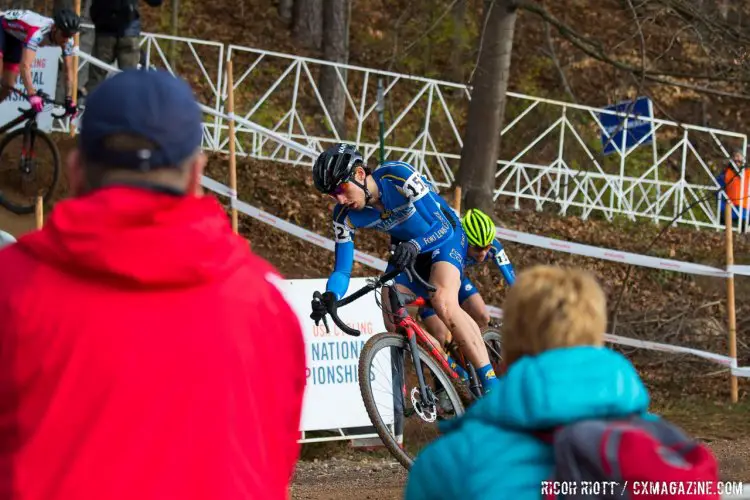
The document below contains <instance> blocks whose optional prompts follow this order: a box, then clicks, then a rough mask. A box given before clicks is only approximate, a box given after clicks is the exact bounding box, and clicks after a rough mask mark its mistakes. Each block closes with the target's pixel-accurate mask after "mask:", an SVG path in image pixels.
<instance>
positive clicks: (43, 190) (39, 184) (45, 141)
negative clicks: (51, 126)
mask: <svg viewBox="0 0 750 500" xmlns="http://www.w3.org/2000/svg"><path fill="white" fill-rule="evenodd" d="M30 139H33V140H30ZM59 175H60V152H59V151H58V149H57V146H56V145H55V143H54V142H53V141H52V139H51V138H50V137H49V136H48V135H47V134H45V133H44V132H42V131H41V130H33V131H26V130H25V129H24V128H19V129H16V130H14V131H12V132H10V133H8V134H6V135H5V136H4V137H3V138H2V140H1V141H0V205H2V206H3V207H5V208H7V209H8V210H10V211H11V212H13V213H15V214H18V215H24V214H30V213H33V212H34V208H35V206H36V199H37V197H38V196H41V197H42V200H43V201H44V202H45V203H47V202H48V201H49V200H50V198H51V196H52V193H53V192H54V190H55V186H56V185H57V179H58V177H59Z"/></svg>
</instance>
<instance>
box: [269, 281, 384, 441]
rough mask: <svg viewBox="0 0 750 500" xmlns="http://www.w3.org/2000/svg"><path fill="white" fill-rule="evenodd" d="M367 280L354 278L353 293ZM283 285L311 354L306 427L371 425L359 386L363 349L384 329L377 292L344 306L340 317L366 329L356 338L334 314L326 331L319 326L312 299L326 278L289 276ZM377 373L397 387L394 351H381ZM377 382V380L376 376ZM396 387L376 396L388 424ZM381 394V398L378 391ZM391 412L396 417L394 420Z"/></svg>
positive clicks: (304, 414)
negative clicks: (312, 312)
mask: <svg viewBox="0 0 750 500" xmlns="http://www.w3.org/2000/svg"><path fill="white" fill-rule="evenodd" d="M365 284H366V278H354V279H352V280H351V282H350V284H349V292H353V291H356V290H358V289H359V288H360V287H362V286H364V285H365ZM280 286H281V287H282V290H283V292H284V295H285V296H286V298H287V300H288V301H289V303H290V305H291V306H292V308H293V309H294V311H295V312H296V313H297V317H298V318H299V319H300V323H301V324H302V329H303V332H304V335H305V353H306V356H307V388H306V390H305V399H304V403H303V407H302V423H301V429H300V430H302V431H315V430H328V429H346V428H350V427H365V426H370V425H372V423H371V422H370V417H368V415H367V410H365V405H364V403H363V402H362V394H361V392H360V389H359V354H360V352H362V348H363V347H364V345H365V342H367V341H368V340H369V339H370V338H371V337H372V336H373V335H374V334H376V333H380V332H384V331H385V326H384V325H383V316H382V312H381V310H380V308H378V306H377V304H376V303H375V294H374V293H371V294H369V295H366V296H364V297H362V298H360V299H359V300H356V301H355V302H353V303H351V304H349V305H347V306H345V307H343V308H341V310H340V311H339V316H340V317H341V319H342V320H343V321H344V322H345V323H346V324H347V325H348V326H349V327H351V328H356V329H357V330H360V331H361V332H362V335H360V336H359V337H352V336H350V335H347V334H345V333H344V332H342V331H341V330H340V329H339V328H338V327H336V325H334V324H333V321H332V320H331V318H330V317H328V318H327V320H328V327H329V328H330V330H331V332H330V333H326V329H325V327H324V326H323V323H322V322H321V324H320V325H319V326H315V323H314V322H313V320H311V319H310V310H311V309H310V302H311V300H312V296H313V293H314V292H315V291H319V292H324V291H325V286H326V280H325V279H300V280H284V281H282V282H280ZM377 367H387V368H388V369H380V370H377V371H376V373H375V374H374V376H375V377H378V378H381V377H382V380H378V381H377V385H378V386H384V387H387V388H390V387H392V384H391V372H390V350H389V349H384V350H383V351H381V352H380V353H379V354H378V357H377ZM373 382H375V381H373ZM392 394H393V393H392V392H389V391H380V392H378V391H376V392H375V398H376V402H377V404H378V408H379V409H380V415H381V416H383V417H384V420H386V423H388V424H390V423H393V419H392V415H393V398H392ZM379 395H380V398H378V396H379ZM387 416H391V418H390V421H388V420H389V419H388V418H387Z"/></svg>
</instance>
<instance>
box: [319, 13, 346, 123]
mask: <svg viewBox="0 0 750 500" xmlns="http://www.w3.org/2000/svg"><path fill="white" fill-rule="evenodd" d="M350 9H351V2H350V1H349V0H326V1H325V2H324V6H323V57H324V58H325V59H326V60H328V61H332V62H337V63H347V62H348V61H349V18H350ZM338 72H339V73H340V74H341V77H342V79H343V80H344V82H346V71H345V70H343V69H340V68H339V69H338ZM318 86H319V87H320V96H321V97H322V98H323V102H324V103H325V105H326V108H327V109H328V113H329V114H330V115H331V119H332V120H333V126H334V127H335V128H336V131H337V132H338V134H339V137H342V138H343V137H345V136H346V122H345V120H344V112H345V111H346V86H345V85H344V84H342V83H341V80H340V79H339V76H338V75H337V69H336V67H335V66H323V67H322V68H321V70H320V81H319V83H318Z"/></svg>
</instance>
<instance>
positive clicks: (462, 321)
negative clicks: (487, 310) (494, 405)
mask: <svg viewBox="0 0 750 500" xmlns="http://www.w3.org/2000/svg"><path fill="white" fill-rule="evenodd" d="M465 258H466V235H465V234H464V233H463V231H460V230H457V231H456V234H455V235H454V237H453V238H451V240H450V241H448V242H446V243H445V244H444V245H442V246H441V247H440V248H439V252H438V251H436V252H433V264H432V271H431V274H430V283H431V284H432V285H433V286H435V287H436V288H437V291H436V292H434V293H433V294H432V297H431V299H430V300H431V302H432V307H433V308H434V309H435V312H436V313H437V315H438V317H439V318H440V319H441V320H442V321H443V323H445V324H446V325H447V326H448V328H449V329H450V331H451V333H452V334H453V338H454V339H455V341H456V343H457V344H458V346H459V348H460V349H461V350H462V352H463V354H464V356H466V358H467V359H468V360H469V361H470V362H471V364H472V365H474V367H475V368H476V370H477V375H478V376H479V378H480V380H481V381H482V386H483V387H484V389H485V391H488V390H490V389H491V387H492V386H493V385H494V384H495V383H496V382H497V377H496V376H495V372H494V371H493V370H492V365H491V364H490V358H489V355H488V354H487V348H486V346H485V345H484V342H483V341H482V334H481V332H480V330H479V326H477V324H476V322H475V321H474V320H473V319H472V317H471V316H469V314H468V313H467V312H466V311H464V310H463V309H462V308H461V306H460V305H459V302H458V293H459V289H460V288H461V281H462V277H463V276H462V274H463V263H464V259H465Z"/></svg>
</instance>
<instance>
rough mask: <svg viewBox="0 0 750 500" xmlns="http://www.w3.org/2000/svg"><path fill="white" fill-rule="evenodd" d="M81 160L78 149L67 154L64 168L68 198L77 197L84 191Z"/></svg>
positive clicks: (83, 174)
mask: <svg viewBox="0 0 750 500" xmlns="http://www.w3.org/2000/svg"><path fill="white" fill-rule="evenodd" d="M81 160H82V158H81V152H80V151H79V150H78V148H73V149H72V150H71V151H70V153H68V159H67V162H66V165H65V166H66V170H67V175H68V186H69V189H70V196H72V197H75V196H79V195H81V194H83V193H84V192H85V191H86V174H85V173H84V170H83V169H84V166H83V162H82V161H81Z"/></svg>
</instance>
